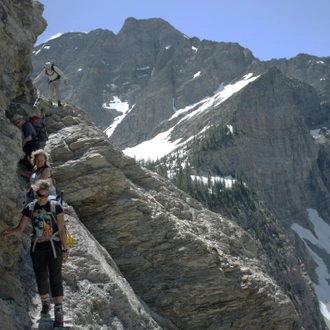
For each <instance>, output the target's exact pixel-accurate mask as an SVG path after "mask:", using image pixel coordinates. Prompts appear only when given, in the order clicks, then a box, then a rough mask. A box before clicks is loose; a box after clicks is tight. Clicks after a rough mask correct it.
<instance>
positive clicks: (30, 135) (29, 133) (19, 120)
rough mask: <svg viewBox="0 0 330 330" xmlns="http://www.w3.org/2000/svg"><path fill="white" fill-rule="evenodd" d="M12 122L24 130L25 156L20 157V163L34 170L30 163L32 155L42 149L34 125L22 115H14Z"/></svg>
mask: <svg viewBox="0 0 330 330" xmlns="http://www.w3.org/2000/svg"><path fill="white" fill-rule="evenodd" d="M12 122H13V123H14V125H15V126H17V127H18V128H20V129H21V130H22V134H23V136H22V143H23V154H22V155H21V157H20V163H22V164H23V165H24V166H25V167H26V169H27V170H28V171H30V170H32V169H33V166H32V164H31V163H30V157H31V153H32V152H33V151H36V150H38V149H40V148H41V147H40V142H39V139H38V135H37V132H36V130H35V129H34V127H33V125H32V124H31V123H30V122H29V121H28V120H25V119H23V116H22V115H20V114H16V115H14V116H13V118H12Z"/></svg>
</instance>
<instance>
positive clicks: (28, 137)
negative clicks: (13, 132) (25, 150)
mask: <svg viewBox="0 0 330 330" xmlns="http://www.w3.org/2000/svg"><path fill="white" fill-rule="evenodd" d="M22 130H23V135H24V136H25V138H24V139H23V140H22V142H23V144H24V143H26V142H28V141H32V134H33V131H32V124H30V123H29V122H25V123H24V124H23V126H22Z"/></svg>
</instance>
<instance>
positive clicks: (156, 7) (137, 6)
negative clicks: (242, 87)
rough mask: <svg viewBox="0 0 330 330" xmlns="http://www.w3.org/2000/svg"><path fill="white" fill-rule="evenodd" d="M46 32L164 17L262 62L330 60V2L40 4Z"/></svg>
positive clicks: (98, 0) (77, 0)
mask: <svg viewBox="0 0 330 330" xmlns="http://www.w3.org/2000/svg"><path fill="white" fill-rule="evenodd" d="M40 2H41V3H43V4H44V5H45V11H44V14H43V16H44V18H45V19H46V20H47V22H48V27H47V29H46V31H45V32H44V33H43V34H42V35H41V36H40V37H39V39H38V44H39V43H42V42H45V41H46V40H48V39H49V38H51V37H52V36H54V35H56V34H58V33H65V32H70V31H75V32H78V31H79V32H89V31H91V30H95V29H98V28H102V29H108V30H110V31H113V32H114V33H115V34H117V33H118V32H119V30H120V29H121V28H122V26H123V24H124V22H125V19H126V18H128V17H134V18H136V19H147V18H156V17H158V18H162V19H164V20H165V21H167V22H168V23H170V24H171V25H172V26H173V27H174V28H176V29H177V30H179V31H180V32H182V33H183V34H185V35H187V36H188V37H197V38H199V39H201V40H203V39H207V40H213V41H217V42H222V41H224V42H237V43H239V44H240V45H241V46H242V47H246V48H249V49H250V50H251V51H252V53H253V55H254V56H255V57H257V58H259V59H260V60H269V59H271V58H283V57H285V58H291V57H294V56H296V55H298V54H299V53H306V54H310V55H315V56H319V57H322V56H330V38H329V31H330V19H329V13H330V0H314V1H310V0H276V1H265V0H250V1H246V0H232V1H230V0H227V1H223V0H190V1H188V0H167V1H155V0H139V1H137V0H115V1H113V0H93V1H81V0H56V1H54V0H40Z"/></svg>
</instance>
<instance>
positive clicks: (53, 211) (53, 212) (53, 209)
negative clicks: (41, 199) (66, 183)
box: [29, 190, 74, 258]
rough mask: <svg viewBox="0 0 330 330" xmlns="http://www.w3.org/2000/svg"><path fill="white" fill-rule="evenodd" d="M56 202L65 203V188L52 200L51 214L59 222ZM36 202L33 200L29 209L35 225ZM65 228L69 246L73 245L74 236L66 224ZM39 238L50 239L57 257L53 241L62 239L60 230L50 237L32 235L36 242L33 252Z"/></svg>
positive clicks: (33, 240)
mask: <svg viewBox="0 0 330 330" xmlns="http://www.w3.org/2000/svg"><path fill="white" fill-rule="evenodd" d="M56 202H59V203H60V204H62V203H63V190H62V191H61V193H60V194H59V195H57V196H56V199H55V200H50V215H51V217H52V220H53V221H54V222H55V223H56V224H57V220H56ZM35 203H36V200H33V201H32V202H31V203H30V204H29V210H30V214H31V221H32V225H33V226H34V221H33V211H34V207H35ZM64 228H65V232H66V239H67V246H70V247H71V246H73V243H74V236H73V235H71V233H70V232H69V230H68V228H67V227H66V225H64ZM39 240H50V243H51V246H52V249H53V253H54V257H55V258H56V251H55V247H54V243H53V241H59V240H60V237H59V234H58V232H56V233H54V234H53V235H52V236H50V237H38V238H34V237H32V238H31V241H32V242H34V244H33V247H32V251H33V252H34V249H35V245H36V243H37V241H39Z"/></svg>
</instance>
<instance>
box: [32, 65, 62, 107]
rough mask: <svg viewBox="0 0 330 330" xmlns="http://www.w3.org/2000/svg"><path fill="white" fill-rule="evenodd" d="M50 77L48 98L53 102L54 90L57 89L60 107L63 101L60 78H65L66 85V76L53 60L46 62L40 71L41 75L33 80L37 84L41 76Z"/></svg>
mask: <svg viewBox="0 0 330 330" xmlns="http://www.w3.org/2000/svg"><path fill="white" fill-rule="evenodd" d="M43 77H47V78H48V99H49V101H50V102H51V103H52V104H53V96H54V91H56V98H57V105H58V106H59V107H60V106H61V105H62V103H61V92H60V79H61V78H63V80H64V86H66V78H65V75H64V73H63V72H62V71H61V70H60V69H59V68H58V67H56V66H55V65H54V64H52V63H51V62H47V63H46V64H45V68H44V69H43V70H42V71H41V72H40V73H39V75H38V76H37V77H36V78H35V79H34V80H33V83H34V84H35V83H36V82H38V81H39V80H40V79H41V78H43Z"/></svg>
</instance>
